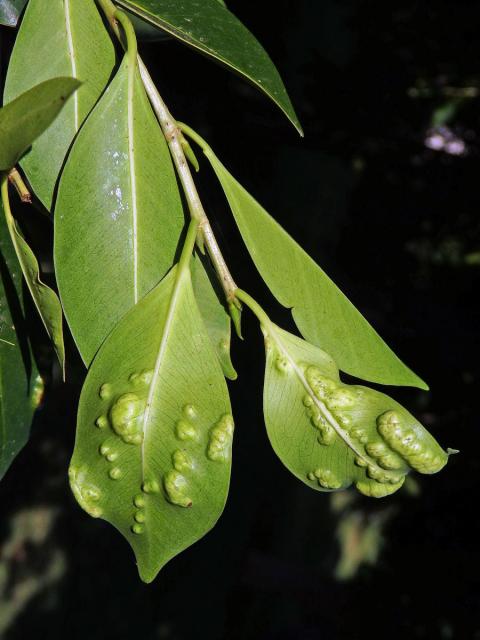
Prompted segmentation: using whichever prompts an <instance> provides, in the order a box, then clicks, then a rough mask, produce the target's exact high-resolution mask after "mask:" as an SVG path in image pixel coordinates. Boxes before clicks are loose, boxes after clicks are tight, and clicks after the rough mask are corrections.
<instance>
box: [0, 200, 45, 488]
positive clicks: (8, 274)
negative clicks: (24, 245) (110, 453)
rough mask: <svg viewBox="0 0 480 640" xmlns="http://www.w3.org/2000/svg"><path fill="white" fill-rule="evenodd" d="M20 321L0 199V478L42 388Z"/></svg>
mask: <svg viewBox="0 0 480 640" xmlns="http://www.w3.org/2000/svg"><path fill="white" fill-rule="evenodd" d="M24 322H25V320H24V314H23V306H22V272H21V270H20V266H19V264H18V260H17V257H16V255H15V251H14V248H13V245H12V242H11V240H10V237H9V232H8V228H7V225H6V221H5V216H4V213H3V206H2V202H1V200H0V480H1V479H2V478H3V476H4V474H5V472H6V471H7V469H8V467H9V466H10V464H11V463H12V461H13V459H14V458H15V456H16V455H17V453H18V452H19V451H20V450H21V449H22V448H23V446H24V445H25V443H26V442H27V440H28V436H29V432H30V424H31V422H32V417H33V413H34V411H35V408H36V407H37V406H38V404H39V402H40V399H41V396H42V390H43V383H42V379H41V378H40V376H39V375H38V372H37V369H36V366H35V362H34V360H33V356H32V353H31V350H30V347H29V344H28V337H27V335H26V333H25V327H24Z"/></svg>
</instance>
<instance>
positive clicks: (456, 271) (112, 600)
mask: <svg viewBox="0 0 480 640" xmlns="http://www.w3.org/2000/svg"><path fill="white" fill-rule="evenodd" d="M229 6H230V7H231V9H232V10H233V11H234V12H235V13H236V14H237V15H238V16H239V18H240V19H242V20H243V21H244V22H245V24H246V25H247V26H248V27H249V28H250V29H251V30H252V31H253V33H254V34H255V35H256V36H257V37H258V38H259V39H260V41H261V42H263V44H264V45H265V47H266V49H267V50H268V51H269V52H270V54H271V56H272V58H273V60H274V61H275V63H276V64H277V65H278V67H279V69H280V70H281V72H282V74H283V76H284V79H285V81H286V84H287V87H288V88H289V90H290V94H291V96H292V99H293V101H294V104H295V106H296V107H297V109H298V112H299V115H300V118H301V120H302V123H303V125H304V128H305V139H304V140H300V139H299V138H298V137H297V136H296V134H295V132H294V130H293V129H292V128H291V127H290V128H289V126H288V125H287V123H286V122H285V121H284V120H283V119H282V117H281V115H280V114H279V113H277V111H276V110H275V108H274V107H273V106H272V105H270V104H269V102H268V101H267V100H266V99H265V98H264V97H263V96H261V95H260V94H259V93H258V92H256V91H255V90H254V89H252V88H250V87H249V86H247V85H245V83H244V82H243V81H241V80H239V79H237V78H236V77H234V76H232V75H230V74H229V73H227V72H226V71H224V70H223V69H221V68H220V67H217V66H215V65H213V64H212V63H211V62H210V61H207V60H206V59H204V58H202V57H200V56H198V55H195V54H194V53H193V52H192V51H189V50H188V49H186V48H184V47H183V46H182V45H180V44H178V43H175V42H172V41H168V40H167V41H162V42H160V43H152V42H145V43H144V44H143V45H142V50H143V52H144V57H145V60H146V62H147V64H148V66H149V67H150V68H151V70H152V74H153V76H154V78H155V80H156V81H157V83H158V86H159V88H160V91H161V92H162V93H163V95H164V97H165V99H166V100H167V103H168V104H169V105H170V107H171V109H172V111H173V113H174V115H175V116H176V117H177V118H178V119H180V120H183V121H185V122H188V123H189V124H191V125H192V126H193V127H194V128H196V129H197V130H198V131H199V132H200V133H201V134H202V135H203V136H204V137H206V138H207V139H208V140H209V141H210V142H211V143H212V145H213V147H214V148H215V150H216V151H217V152H218V154H219V156H220V157H221V158H222V159H223V161H224V162H225V163H226V165H227V166H228V167H229V168H230V169H231V170H232V171H233V173H234V174H235V175H236V176H237V177H238V178H239V179H240V180H241V181H242V182H243V183H245V185H246V186H247V188H249V189H250V190H251V192H252V193H253V194H255V195H256V197H257V198H258V199H259V200H260V202H262V203H263V204H264V206H266V208H267V209H268V210H269V211H270V212H271V213H272V214H273V215H274V216H275V217H276V218H277V219H278V220H279V221H280V222H281V223H282V224H283V225H284V226H285V227H286V228H287V229H288V230H289V231H290V232H291V233H292V234H293V236H294V237H295V238H296V239H297V240H298V241H300V243H301V244H302V245H303V246H304V247H305V248H306V249H307V251H309V252H310V253H311V254H312V255H313V256H315V257H316V258H317V260H318V261H319V263H320V264H321V265H322V266H323V267H324V268H325V269H326V270H327V272H328V273H329V274H330V275H331V276H332V277H333V278H334V280H335V281H336V282H337V283H338V284H339V285H340V286H341V287H342V288H343V290H344V291H345V292H346V293H347V295H349V297H350V298H351V299H352V300H353V301H354V303H356V304H357V306H358V307H359V308H360V310H361V311H362V312H363V313H364V314H365V315H366V316H367V318H368V319H369V320H370V321H371V322H372V323H373V324H374V326H375V327H376V328H377V329H378V330H379V332H380V333H381V334H382V335H383V336H384V337H385V338H386V339H387V341H388V342H389V343H390V344H391V345H392V347H393V348H395V349H396V350H397V351H398V353H399V354H400V355H401V356H402V357H403V359H404V360H405V361H406V362H407V363H409V364H410V365H411V366H412V367H413V368H415V370H416V371H417V372H418V373H419V374H420V375H421V376H422V377H424V378H425V379H426V380H427V381H428V382H429V383H430V385H431V393H429V394H427V393H423V392H421V391H417V390H408V389H403V390H396V391H394V395H395V396H396V397H397V398H398V399H399V400H400V401H402V402H404V403H405V404H406V405H407V406H409V407H410V408H411V410H412V412H413V413H415V414H416V415H417V416H418V417H419V418H420V419H421V420H422V421H423V422H424V424H425V426H426V427H427V428H429V429H430V430H431V431H432V432H433V434H434V435H435V436H436V437H437V438H438V440H439V441H440V442H441V444H442V445H443V446H445V447H446V446H451V447H455V448H458V449H460V450H461V453H460V454H459V455H458V456H455V458H452V459H451V461H450V463H449V465H448V466H447V467H446V468H445V469H444V470H443V471H442V472H441V473H440V474H439V475H438V476H435V477H431V478H428V477H422V478H411V480H410V481H409V482H408V483H406V487H405V489H403V490H402V491H401V492H399V493H398V494H395V495H394V496H392V497H389V498H386V499H384V500H380V501H374V500H371V499H367V498H363V497H361V496H358V495H357V494H354V493H353V492H348V491H347V492H341V493H338V494H333V495H327V494H325V495H322V494H318V493H315V492H312V491H310V490H309V489H308V488H307V487H306V486H304V485H302V484H300V483H299V482H297V481H296V480H295V479H294V478H293V477H291V476H290V475H289V474H288V472H287V471H286V470H285V469H284V468H283V467H282V465H281V464H280V462H279V461H278V460H277V459H276V458H275V456H274V455H273V452H272V451H271V450H270V447H269V444H268V441H267V437H266V434H265V431H264V428H263V424H262V418H261V402H262V400H261V395H262V394H261V386H262V376H263V346H262V340H261V336H260V335H259V331H258V328H257V326H256V323H255V321H253V320H252V319H251V318H249V317H247V314H245V319H244V322H245V326H244V335H245V339H246V344H238V343H237V344H236V345H235V346H234V358H235V361H236V365H237V370H238V372H239V380H238V381H237V382H235V383H234V384H232V385H231V391H232V399H233V405H234V408H235V412H236V424H237V431H236V441H235V456H234V467H233V477H232V485H231V491H230V499H229V502H228V504H227V507H226V510H225V513H224V515H223V517H222V518H221V520H220V522H219V523H218V525H217V527H216V528H215V530H214V531H213V532H212V533H210V534H209V535H208V536H207V537H206V538H205V539H203V540H202V541H201V542H199V543H197V544H196V545H194V546H193V547H192V548H190V549H188V550H187V551H185V552H184V553H183V554H182V555H181V556H180V557H178V558H177V559H175V560H174V561H173V562H171V563H170V564H169V565H168V566H167V567H166V568H165V569H164V570H163V571H162V573H161V574H160V576H159V577H158V579H157V580H156V581H155V582H154V583H153V584H152V585H149V586H146V585H143V584H142V583H140V582H139V580H138V576H137V572H136V568H135V566H134V561H133V556H132V554H131V552H130V550H129V548H128V546H127V544H126V543H125V542H123V540H122V539H121V538H120V537H119V536H118V535H117V534H116V533H115V532H114V530H113V529H112V528H111V527H110V526H109V525H108V524H106V523H104V522H102V521H96V520H92V519H91V518H89V517H88V516H87V515H86V514H84V513H83V512H81V511H80V509H79V508H78V506H77V505H76V504H75V503H74V500H73V498H72V496H71V495H70V491H69V489H68V483H67V478H66V470H67V466H68V460H69V456H70V453H71V451H72V447H73V439H74V426H75V407H76V401H77V399H78V394H79V389H80V385H81V382H82V378H83V375H84V372H83V369H82V366H81V364H80V362H79V361H78V360H74V361H72V360H71V361H70V365H69V367H68V370H67V374H68V380H67V384H66V385H63V384H61V382H60V379H59V375H58V372H56V371H55V370H54V372H53V374H50V373H49V371H50V368H49V364H48V360H47V359H46V353H44V352H43V351H40V354H39V355H40V360H41V362H43V366H44V369H45V370H46V373H47V393H46V399H45V403H44V406H43V408H42V409H41V410H40V411H39V413H38V415H37V418H36V420H35V424H34V428H33V436H32V440H31V442H30V444H29V445H28V446H27V447H26V448H25V449H24V451H23V452H22V453H21V454H20V456H19V457H18V459H17V461H16V463H15V464H14V465H13V467H12V468H11V469H10V471H9V472H8V474H7V475H6V477H5V478H4V480H3V482H2V483H1V484H0V513H1V518H0V637H1V638H2V640H3V639H4V640H20V639H21V640H24V639H25V638H36V640H40V639H44V638H45V639H48V640H57V639H60V638H62V639H63V638H65V637H68V638H70V640H77V639H80V638H84V637H88V638H89V639H90V640H100V639H102V640H110V639H115V640H124V639H125V640H126V639H130V638H132V637H142V638H143V639H144V640H160V639H163V638H165V639H172V640H184V639H189V638H193V637H198V635H199V633H200V634H201V635H202V636H205V637H208V638H210V639H211V640H213V639H216V638H222V639H223V638H228V639H229V640H236V639H238V640H244V639H247V638H257V637H258V638H262V640H269V639H275V640H290V639H297V638H298V639H301V640H310V639H319V638H322V639H325V640H327V639H332V640H337V639H338V640H340V639H343V638H349V639H356V638H364V637H369V638H382V639H384V638H389V640H396V639H397V638H398V639H402V640H403V639H404V638H406V637H408V638H411V639H413V638H419V639H420V638H426V639H429V638H440V639H450V638H459V639H462V640H464V639H467V638H468V639H470V638H472V639H475V638H477V639H480V620H479V618H478V610H479V607H480V591H479V584H478V583H479V577H478V576H479V573H480V572H479V569H480V566H479V555H480V551H479V545H478V539H479V534H480V526H479V520H478V518H477V517H476V509H477V503H478V499H477V492H476V486H475V485H476V483H477V478H478V474H479V466H480V461H479V456H478V455H477V450H476V447H477V446H479V444H480V436H479V432H478V431H477V429H478V409H477V406H476V402H477V399H478V396H479V389H478V382H479V341H478V327H479V320H480V317H479V311H478V306H477V305H476V304H475V299H476V297H477V295H478V291H479V289H478V281H479V275H480V274H479V270H480V217H479V211H480V189H479V188H478V185H479V173H480V171H479V154H480V139H479V132H480V118H479V116H480V101H479V95H478V94H479V89H480V40H479V39H478V30H479V25H480V9H479V7H478V3H475V2H473V1H467V0H456V1H455V2H454V1H453V0H452V1H440V2H418V1H416V0H392V1H391V2H388V3H381V2H368V1H367V0H322V2H317V1H314V0H301V1H295V2H294V1H293V0H278V2H276V3H275V7H274V9H273V7H272V3H268V2H255V3H253V2H245V1H244V0H230V2H229ZM13 37H14V33H13V32H11V31H8V30H7V29H5V28H2V30H1V46H2V54H3V55H2V71H3V74H4V72H5V65H6V64H7V62H8V52H9V50H10V47H11V44H12V41H13ZM199 180H200V189H201V194H202V197H203V199H204V202H205V204H206V206H207V210H208V212H209V214H210V217H211V218H212V219H213V222H214V227H215V230H216V233H217V234H218V238H219V241H220V242H221V244H222V247H223V248H224V250H225V253H226V254H227V255H228V258H229V262H230V264H231V265H232V271H233V273H234V276H235V277H236V279H237V281H238V282H239V283H241V285H242V286H243V287H244V288H245V287H246V288H248V289H249V290H251V291H252V292H253V293H254V295H255V296H258V299H259V300H260V301H261V302H263V303H264V304H265V305H266V306H267V308H268V309H269V310H270V311H271V313H272V317H273V318H274V319H275V320H276V321H278V322H281V323H282V324H283V325H284V326H285V327H287V328H290V329H293V327H292V324H291V320H290V316H289V313H288V312H287V311H285V310H282V309H280V308H279V307H278V306H276V305H275V304H274V301H273V299H272V298H271V297H270V294H269V293H268V291H267V289H266V287H264V286H263V284H262V282H261V280H260V279H259V278H258V277H257V275H256V273H255V271H254V269H253V267H252V265H251V264H250V262H249V260H248V257H247V253H246V251H245V250H244V249H243V247H242V246H241V244H240V238H239V236H238V234H237V232H236V230H235V227H234V224H233V223H232V221H231V219H230V218H229V215H228V212H227V207H226V204H225V202H224V200H223V198H222V195H221V193H220V190H219V188H218V186H217V185H216V184H215V181H214V180H213V178H212V176H211V173H210V172H209V170H208V168H207V166H206V165H204V166H203V168H202V171H201V174H200V176H199ZM23 215H24V217H25V222H26V223H27V227H28V229H29V233H30V235H31V237H32V238H33V239H34V240H33V242H34V245H35V246H36V248H37V251H41V252H43V255H44V259H43V268H44V270H45V271H47V272H48V271H49V270H50V271H51V263H50V262H49V252H50V249H51V238H50V233H51V227H50V222H49V221H48V219H47V218H46V217H42V216H39V215H37V213H36V212H35V211H34V210H33V209H32V208H28V207H24V211H23ZM32 317H35V316H34V314H32ZM41 331H42V330H41V328H39V336H41V335H42V333H41ZM72 354H73V350H72V351H71V354H70V357H71V358H72Z"/></svg>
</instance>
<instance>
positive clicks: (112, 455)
mask: <svg viewBox="0 0 480 640" xmlns="http://www.w3.org/2000/svg"><path fill="white" fill-rule="evenodd" d="M105 457H106V459H107V460H108V462H115V460H116V459H117V458H118V453H117V452H116V451H111V452H110V453H107V455H106V456H105Z"/></svg>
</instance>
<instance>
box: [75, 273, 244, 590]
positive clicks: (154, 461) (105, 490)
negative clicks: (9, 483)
mask: <svg viewBox="0 0 480 640" xmlns="http://www.w3.org/2000/svg"><path fill="white" fill-rule="evenodd" d="M232 434H233V420H232V417H231V409H230V402H229V398H228V391H227V388H226V384H225V380H224V377H223V374H222V370H221V368H220V365H219V363H218V359H217V357H216V355H215V353H214V350H213V348H212V346H211V343H210V340H209V337H208V335H207V333H206V330H205V327H204V324H203V321H202V319H201V316H200V313H199V310H198V307H197V304H196V302H195V298H194V294H193V289H192V284H191V280H190V273H189V271H188V269H186V270H185V271H183V272H180V271H179V270H178V268H177V267H176V268H174V269H173V270H172V271H171V272H170V273H169V274H168V276H167V277H166V278H165V279H164V280H163V281H162V282H161V283H160V284H159V285H158V286H157V287H156V288H155V289H154V290H153V291H152V292H151V293H149V294H148V295H147V296H146V297H145V298H143V300H141V301H140V302H139V303H138V304H137V305H136V306H135V307H134V308H133V309H132V310H131V311H130V312H129V313H128V314H127V315H126V316H125V317H124V318H123V319H122V320H121V321H120V322H119V324H118V325H117V327H116V328H115V329H114V331H113V332H112V333H111V334H110V336H109V337H108V338H107V340H106V341H105V343H104V344H103V345H102V347H101V348H100V351H99V352H98V354H97V356H96V357H95V359H94V361H93V364H92V367H91V369H90V371H89V373H88V375H87V379H86V381H85V386H84V388H83V390H82V395H81V398H80V408H79V416H78V430H77V438H76V442H75V451H74V454H73V458H72V462H71V465H70V470H69V476H70V484H71V487H72V490H73V492H74V494H75V497H76V498H77V500H78V502H79V504H80V505H81V506H82V507H83V508H84V509H85V511H87V513H89V514H90V515H92V516H93V517H101V518H105V519H106V520H108V521H109V522H111V523H112V524H113V525H114V526H115V527H116V528H117V529H118V530H119V531H120V532H121V533H122V534H123V535H124V536H125V538H126V539H127V540H128V542H129V543H130V544H131V546H132V547H133V549H134V551H135V555H136V559H137V564H138V569H139V572H140V576H141V578H142V580H144V581H145V582H150V581H151V580H153V579H154V577H155V576H156V575H157V573H158V571H159V570H160V569H161V568H162V566H163V565H164V564H165V563H166V562H168V561H169V560H170V559H171V558H172V557H173V556H175V555H176V554H178V553H180V552H181V551H182V550H183V549H185V548H186V547H188V546H189V545H191V544H193V543H194V542H195V541H196V540H198V539H199V538H201V537H202V536H203V535H204V534H205V533H206V532H207V531H208V530H209V529H211V527H213V525H214V524H215V522H216V521H217V519H218V518H219V516H220V514H221V512H222V510H223V507H224V504H225V500H226V498H227V493H228V485H229V478H230V465H231V462H230V458H231V440H232Z"/></svg>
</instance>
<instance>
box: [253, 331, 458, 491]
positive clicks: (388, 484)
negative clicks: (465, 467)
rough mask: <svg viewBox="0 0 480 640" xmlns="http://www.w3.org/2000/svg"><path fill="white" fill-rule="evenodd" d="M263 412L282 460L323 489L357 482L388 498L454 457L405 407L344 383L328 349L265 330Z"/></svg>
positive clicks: (290, 468)
mask: <svg viewBox="0 0 480 640" xmlns="http://www.w3.org/2000/svg"><path fill="white" fill-rule="evenodd" d="M262 330H263V332H264V335H265V350H266V358H267V363H266V371H265V388H264V413H265V422H266V426H267V431H268V436H269V438H270V441H271V443H272V446H273V448H274V450H275V452H276V453H277V455H278V457H279V458H280V459H281V460H282V462H283V463H284V464H285V466H286V467H287V468H288V469H289V470H290V471H291V472H292V473H293V474H294V475H295V476H297V478H299V479H300V480H302V481H303V482H305V484H307V485H309V486H310V487H312V489H317V490H319V491H325V490H327V491H328V490H336V489H344V488H346V487H348V486H349V485H350V484H352V483H354V484H355V486H356V488H357V489H358V490H359V491H360V492H361V493H363V494H365V495H367V496H372V497H375V498H381V497H383V496H386V495H389V494H391V493H393V492H394V491H396V490H397V489H399V488H400V487H401V486H402V484H403V482H404V480H405V476H406V474H407V473H408V472H409V471H410V470H411V469H414V470H415V471H418V472H419V473H428V474H430V473H436V472H437V471H440V469H442V468H443V467H444V466H445V464H446V463H447V460H448V453H446V452H445V451H443V449H441V448H440V446H439V445H438V443H437V442H436V441H435V440H434V438H433V437H432V436H431V435H430V434H429V433H428V431H426V429H424V428H423V427H422V425H421V424H420V423H419V422H418V421H417V420H415V418H414V417H413V416H412V415H410V413H408V411H406V410H405V409H404V408H403V407H402V406H401V405H399V404H398V402H395V400H392V399H391V398H389V397H388V396H387V395H385V394H383V393H380V392H378V391H374V390H373V389H369V388H367V387H363V386H357V385H347V384H343V383H342V382H341V381H340V378H339V375H338V369H337V366H336V364H335V362H334V361H333V360H332V359H331V358H330V356H329V355H327V354H326V353H325V352H324V351H321V350H320V349H318V347H314V346H312V345H310V344H308V343H307V342H305V341H304V340H301V339H300V338H297V337H296V336H294V335H292V334H290V333H287V332H286V331H283V330H282V329H280V328H279V327H277V326H276V325H273V324H270V325H268V326H266V325H264V326H263V327H262Z"/></svg>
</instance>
